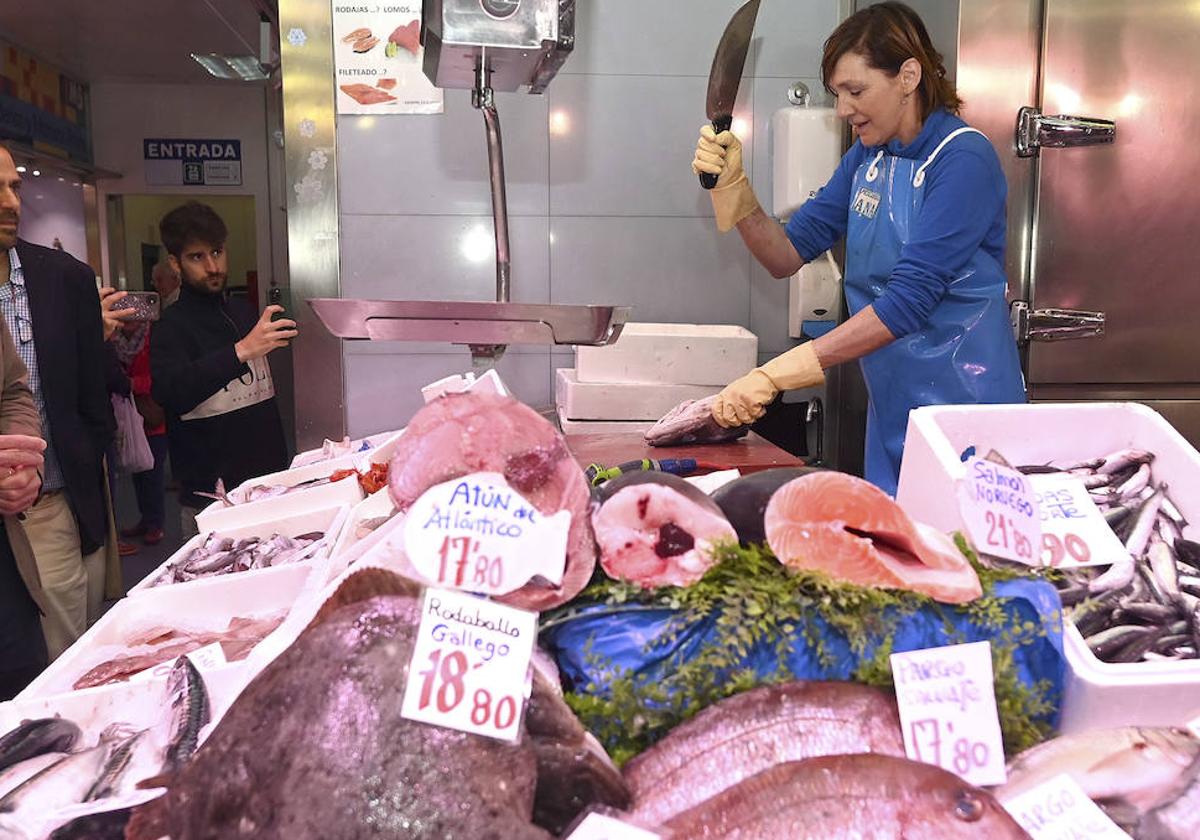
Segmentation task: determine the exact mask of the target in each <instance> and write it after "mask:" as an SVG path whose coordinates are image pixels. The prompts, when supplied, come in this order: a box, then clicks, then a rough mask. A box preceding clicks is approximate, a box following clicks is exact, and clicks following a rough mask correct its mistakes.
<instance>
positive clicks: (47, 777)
mask: <svg viewBox="0 0 1200 840" xmlns="http://www.w3.org/2000/svg"><path fill="white" fill-rule="evenodd" d="M112 746H113V742H112V741H111V740H103V739H101V741H100V743H99V744H97V745H96V746H94V747H92V748H91V749H87V750H83V751H82V752H77V753H74V754H72V755H68V756H67V757H66V758H64V759H62V760H61V761H58V762H55V763H54V764H52V765H50V766H49V767H47V768H46V769H45V770H43V771H41V772H40V773H38V774H37V775H35V776H33V777H31V778H30V779H28V780H27V781H26V782H25V783H24V784H21V785H19V786H17V787H15V788H13V789H12V790H11V791H9V793H8V794H7V795H6V796H5V797H4V798H3V799H0V814H4V813H14V812H22V811H27V812H29V813H33V814H39V813H40V814H45V813H49V812H51V811H53V810H56V809H58V808H62V807H65V806H67V805H75V804H77V803H80V802H82V801H83V798H84V796H85V795H86V794H87V792H88V791H89V790H91V788H92V785H93V784H94V783H95V781H96V778H97V777H98V776H99V775H100V771H101V770H102V769H103V768H104V764H105V762H106V761H107V760H108V756H109V753H110V752H112Z"/></svg>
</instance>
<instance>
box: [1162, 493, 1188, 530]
mask: <svg viewBox="0 0 1200 840" xmlns="http://www.w3.org/2000/svg"><path fill="white" fill-rule="evenodd" d="M1162 509H1163V513H1165V514H1166V515H1167V516H1169V517H1170V518H1171V521H1172V522H1174V523H1175V525H1176V527H1178V528H1179V529H1180V530H1182V529H1183V528H1186V527H1187V524H1188V522H1187V519H1186V518H1185V517H1184V515H1183V513H1182V512H1181V511H1180V510H1179V508H1177V507H1176V506H1175V503H1174V502H1172V501H1171V500H1170V499H1168V498H1167V497H1166V496H1164V497H1163V502H1162Z"/></svg>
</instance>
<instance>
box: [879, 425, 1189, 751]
mask: <svg viewBox="0 0 1200 840" xmlns="http://www.w3.org/2000/svg"><path fill="white" fill-rule="evenodd" d="M970 446H974V447H975V452H976V454H978V455H979V456H980V457H984V456H986V455H987V454H988V452H989V451H991V450H993V449H994V450H996V451H997V452H998V453H1000V454H1001V455H1003V456H1004V458H1005V459H1006V460H1007V461H1008V462H1009V463H1011V464H1014V465H1020V464H1045V463H1049V462H1051V461H1053V462H1055V463H1065V462H1069V461H1083V460H1086V459H1089V458H1096V457H1099V456H1101V455H1107V454H1108V453H1110V452H1115V451H1116V450H1118V449H1125V448H1129V447H1132V448H1137V449H1146V450H1149V451H1151V452H1153V453H1154V454H1155V456H1156V457H1155V459H1154V462H1153V463H1152V464H1151V469H1152V471H1153V476H1154V481H1155V482H1156V483H1166V484H1167V485H1168V487H1169V489H1168V491H1167V494H1168V496H1169V497H1170V498H1171V501H1173V502H1174V503H1175V506H1176V507H1178V508H1179V510H1180V512H1181V513H1183V515H1184V517H1186V518H1187V520H1188V521H1189V522H1190V523H1193V524H1191V525H1189V526H1188V527H1187V528H1186V529H1185V530H1184V535H1185V536H1186V537H1188V538H1189V539H1196V538H1197V536H1200V528H1198V527H1197V523H1200V453H1198V452H1197V451H1196V450H1195V448H1193V447H1192V445H1191V444H1189V443H1188V442H1187V440H1185V439H1184V437H1183V435H1181V434H1179V432H1177V431H1176V430H1175V429H1174V428H1173V427H1172V426H1171V424H1170V423H1168V422H1167V421H1166V420H1165V419H1163V417H1162V415H1160V414H1159V413H1158V412H1156V411H1154V410H1153V409H1151V408H1147V407H1146V406H1144V405H1140V404H1138V403H1038V404H1034V405H973V406H930V407H927V408H918V409H915V410H914V411H912V412H911V413H910V414H909V416H908V436H907V438H906V441H905V445H904V460H903V461H902V462H901V465H900V485H899V488H898V491H897V494H896V501H897V502H899V504H900V506H901V507H902V508H904V510H905V511H906V512H907V513H908V514H909V516H911V517H912V518H913V519H916V520H919V521H922V522H927V523H928V524H930V525H934V526H936V527H937V528H939V529H941V530H943V531H955V530H960V529H962V527H963V525H962V520H961V519H960V517H959V513H958V504H957V501H956V499H957V496H956V495H955V490H956V488H955V484H956V482H957V481H959V480H960V479H962V478H963V477H965V474H966V468H965V467H964V466H963V463H962V460H961V457H960V456H961V454H962V453H963V451H964V450H966V449H967V448H968V447H970ZM1063 648H1064V650H1065V652H1066V656H1067V664H1068V666H1069V670H1068V673H1067V679H1066V685H1065V688H1064V693H1063V707H1062V721H1061V730H1062V731H1063V732H1081V731H1086V730H1089V729H1100V728H1106V727H1115V726H1181V725H1183V724H1186V723H1187V722H1188V721H1190V720H1192V719H1193V718H1195V717H1196V716H1197V715H1200V660H1195V659H1185V660H1180V661H1177V662H1135V663H1130V664H1112V663H1108V662H1102V661H1101V660H1099V659H1097V658H1096V657H1095V656H1093V655H1092V653H1091V651H1090V650H1088V647H1087V644H1086V643H1085V642H1084V640H1083V637H1082V636H1081V635H1080V633H1079V631H1078V630H1076V629H1075V626H1074V624H1072V623H1071V622H1070V621H1067V622H1065V626H1064V628H1063Z"/></svg>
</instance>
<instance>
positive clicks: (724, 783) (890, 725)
mask: <svg viewBox="0 0 1200 840" xmlns="http://www.w3.org/2000/svg"><path fill="white" fill-rule="evenodd" d="M860 752H878V753H884V754H886V755H895V756H903V755H904V741H903V739H902V738H901V737H900V718H899V715H898V714H897V712H896V701H895V700H893V699H892V698H890V697H888V696H887V695H886V694H884V693H883V692H881V691H879V690H878V689H874V688H870V687H867V686H863V685H857V684H854V683H848V682H792V683H785V684H782V685H768V686H761V687H759V688H756V689H753V690H751V691H747V692H745V693H744V694H737V695H734V696H733V697H730V698H729V699H727V700H723V701H721V702H720V703H718V704H717V705H715V706H710V707H709V708H707V709H705V710H704V711H702V712H701V713H700V714H698V715H696V716H695V717H694V718H692V719H691V720H689V721H688V722H686V723H684V724H681V725H679V726H677V727H675V728H674V729H672V730H671V732H670V733H669V734H668V735H667V736H666V737H665V738H663V739H662V740H661V741H659V742H658V743H657V744H655V745H654V746H653V747H651V748H650V749H648V750H647V751H646V752H644V753H642V754H641V755H639V756H637V757H636V758H634V759H633V760H632V761H630V762H629V763H628V764H627V765H625V778H626V780H627V781H628V782H629V786H630V788H631V789H632V790H633V794H634V807H633V810H632V816H633V817H634V818H635V820H636V821H637V822H639V823H641V824H644V825H661V824H662V823H664V822H666V821H667V820H669V819H671V818H672V817H674V816H675V815H676V814H680V813H682V812H684V811H686V810H688V809H689V808H692V807H694V806H696V805H699V804H700V803H701V802H703V801H704V800H706V799H708V798H709V797H712V796H716V795H717V794H718V793H720V792H721V791H723V790H725V789H726V788H730V787H733V786H734V785H736V784H737V783H738V782H740V781H742V780H743V779H747V778H749V777H750V776H753V775H754V774H755V773H759V772H761V771H763V770H766V769H768V768H770V767H774V766H775V765H776V764H781V763H783V762H785V761H798V760H800V759H804V758H813V757H815V756H821V755H841V754H845V753H860Z"/></svg>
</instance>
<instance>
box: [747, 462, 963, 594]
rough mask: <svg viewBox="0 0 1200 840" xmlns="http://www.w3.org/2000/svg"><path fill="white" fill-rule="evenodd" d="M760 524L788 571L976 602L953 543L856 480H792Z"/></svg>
mask: <svg viewBox="0 0 1200 840" xmlns="http://www.w3.org/2000/svg"><path fill="white" fill-rule="evenodd" d="M763 519H764V522H763V524H764V530H765V531H766V535H767V544H768V545H769V546H770V547H771V551H772V552H774V554H775V556H776V557H778V558H779V560H780V562H782V563H783V564H784V565H786V566H788V567H790V568H794V569H810V570H815V571H821V572H825V573H826V574H828V575H830V576H831V577H833V578H835V579H837V580H842V581H846V582H848V583H855V584H859V585H862V586H882V587H891V588H902V589H909V590H911V591H914V592H919V593H922V594H924V595H928V596H930V597H932V598H936V599H937V600H939V601H944V602H947V603H963V602H966V601H970V600H973V599H974V598H977V597H979V595H981V594H982V588H981V587H980V585H979V578H978V577H977V576H976V574H975V571H974V570H973V569H972V568H971V565H970V563H968V562H967V560H966V558H965V557H963V556H962V554H961V553H960V552H959V551H958V550H957V549H956V548H955V547H954V544H953V542H951V541H950V540H949V539H948V538H944V536H943V535H937V536H934V534H935V533H936V532H934V531H933V529H928V528H925V529H922V528H918V526H917V525H916V523H914V522H913V521H912V520H911V519H909V518H908V515H907V514H906V513H904V511H903V510H901V509H900V506H899V505H897V504H896V503H895V502H894V501H893V500H892V498H891V497H890V496H888V495H887V494H885V493H884V492H883V491H882V490H880V489H879V488H877V487H875V486H874V485H873V484H870V483H869V482H866V481H863V480H862V479H860V478H855V477H854V476H850V475H846V474H844V473H837V472H821V473H814V474H812V475H806V476H802V477H801V478H797V479H795V480H793V481H790V482H788V483H787V484H785V485H784V486H783V487H781V488H780V489H779V490H778V491H777V492H776V493H775V495H773V496H772V497H771V501H770V502H768V504H767V510H766V513H765V515H764V518H763Z"/></svg>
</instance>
